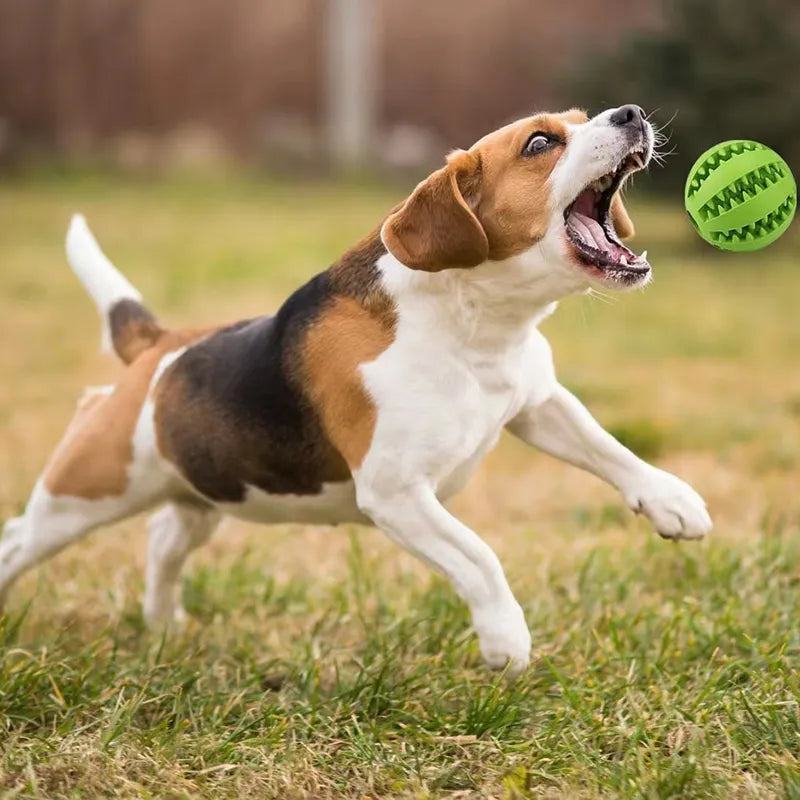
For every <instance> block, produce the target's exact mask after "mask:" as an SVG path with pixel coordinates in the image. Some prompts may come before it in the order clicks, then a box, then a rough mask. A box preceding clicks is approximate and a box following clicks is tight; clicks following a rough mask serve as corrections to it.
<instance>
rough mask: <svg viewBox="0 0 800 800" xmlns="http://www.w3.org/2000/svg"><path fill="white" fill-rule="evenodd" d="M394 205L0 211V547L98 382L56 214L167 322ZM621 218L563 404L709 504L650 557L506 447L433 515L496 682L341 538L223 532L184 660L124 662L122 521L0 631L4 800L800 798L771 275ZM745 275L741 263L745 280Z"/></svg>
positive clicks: (466, 640)
mask: <svg viewBox="0 0 800 800" xmlns="http://www.w3.org/2000/svg"><path fill="white" fill-rule="evenodd" d="M400 195H401V190H399V189H394V188H391V187H381V186H367V187H364V186H357V185H330V184H320V183H299V184H290V183H274V182H260V181H258V180H255V179H248V180H245V179H230V180H226V181H222V180H217V181H191V180H161V181H154V182H146V181H140V180H133V179H130V178H119V177H117V178H110V177H107V176H102V175H90V176H80V175H79V176H75V175H66V176H63V177H54V176H52V175H45V176H39V177H29V178H27V179H17V180H15V181H13V182H11V183H9V184H7V185H6V186H4V187H0V263H2V265H3V267H2V271H0V289H2V292H1V293H0V312H2V317H3V319H4V328H3V330H4V335H5V343H4V347H3V348H2V350H0V369H2V370H3V374H4V376H5V384H4V385H3V386H2V387H0V513H1V514H2V515H3V516H10V515H11V514H13V513H16V512H17V511H18V510H19V509H20V507H21V506H22V505H23V503H24V501H25V497H26V494H27V492H28V491H29V489H30V487H31V485H32V483H33V480H34V479H35V476H36V474H37V473H38V471H39V470H40V469H41V465H42V462H43V461H44V459H45V458H46V456H47V454H48V452H49V450H50V449H51V447H52V445H53V443H54V442H55V441H56V439H57V438H58V435H59V434H60V431H61V430H62V429H63V427H64V424H65V422H66V420H67V419H68V417H69V415H70V413H71V409H72V407H73V405H74V401H75V398H76V397H77V396H78V394H79V393H80V388H81V386H82V385H83V384H85V383H99V382H102V381H103V380H106V379H107V378H108V373H109V369H111V370H112V375H113V374H114V373H113V369H114V368H110V367H108V366H107V365H104V364H100V363H98V360H97V357H96V356H95V354H94V353H95V350H96V340H97V332H98V325H97V320H96V318H95V316H94V312H93V311H92V310H91V306H90V305H89V303H88V301H87V300H86V299H85V297H84V296H83V294H82V293H81V290H80V289H79V288H78V286H77V284H76V282H75V281H74V279H73V278H72V277H71V275H70V273H69V271H68V270H67V268H66V267H65V265H64V263H63V256H62V250H61V248H62V244H61V240H62V236H63V232H64V228H65V225H66V221H67V219H68V214H69V213H70V212H71V211H72V210H73V209H75V208H78V209H82V210H84V211H85V213H86V214H87V216H88V217H89V221H90V223H91V224H92V225H93V226H94V228H95V229H96V231H97V233H98V236H99V237H100V239H101V242H102V243H103V245H104V246H105V247H106V249H107V251H108V252H109V254H110V255H111V256H112V257H113V258H114V259H115V260H116V261H118V262H119V264H120V265H121V266H123V268H124V269H125V271H126V272H127V273H128V274H129V275H130V276H131V277H132V278H133V279H134V282H135V283H137V285H140V286H141V287H142V288H143V289H144V290H145V294H146V295H147V297H148V299H149V300H150V301H151V304H152V305H153V307H154V308H156V309H157V310H158V311H159V312H161V314H162V316H163V317H164V318H165V319H168V320H177V321H187V322H188V321H198V322H200V321H214V320H218V319H230V318H234V317H236V316H244V315H247V314H251V313H256V312H257V311H259V310H269V309H270V308H274V306H275V304H276V303H277V302H278V300H279V299H280V297H281V296H282V295H283V294H284V293H285V292H286V291H288V290H289V289H290V288H291V287H292V286H293V285H296V284H297V283H299V282H300V281H301V280H302V279H304V278H305V277H306V276H308V275H309V274H311V273H312V272H313V271H315V270H317V269H320V268H321V267H323V266H324V265H325V264H326V263H327V262H329V261H330V260H332V259H333V258H334V257H335V256H336V254H337V252H339V251H341V250H342V249H344V248H345V247H346V246H347V245H348V244H349V243H351V242H352V241H354V240H355V239H356V238H358V237H359V236H360V235H361V234H362V233H364V232H365V231H366V230H368V229H369V228H370V227H371V226H372V224H374V222H375V221H376V220H377V219H378V218H379V216H380V214H381V213H382V212H383V211H384V210H385V209H387V208H388V207H390V206H391V205H392V203H393V202H394V201H395V200H396V199H397V198H398V197H399V196H400ZM674 205H675V204H672V205H665V204H655V203H640V204H638V205H635V206H634V208H633V216H634V219H635V220H636V221H637V223H638V225H639V228H640V232H641V240H642V242H641V244H638V246H639V247H645V246H646V247H648V249H649V250H650V253H651V256H652V258H651V260H652V261H653V263H654V264H655V265H656V282H655V285H654V286H653V287H651V288H650V289H648V290H647V291H646V292H644V293H641V294H636V295H631V296H626V297H624V298H620V299H616V300H614V301H613V304H612V305H607V304H605V303H602V302H600V301H598V300H596V299H591V298H579V299H574V300H571V301H569V302H566V303H565V304H564V307H563V308H562V309H561V310H560V312H559V314H558V315H557V316H556V317H555V318H554V319H553V320H552V321H549V322H548V323H547V324H546V329H545V330H546V333H547V334H548V335H549V337H550V338H551V341H552V342H553V345H554V350H555V353H556V360H557V364H558V365H559V369H560V373H561V375H562V378H563V379H564V380H565V382H566V383H567V384H568V385H570V386H571V387H572V388H573V389H575V391H577V392H578V394H579V395H580V396H581V397H582V398H583V399H584V400H585V401H586V402H587V403H588V404H589V406H590V407H591V409H592V410H593V411H594V412H595V413H596V415H597V416H598V417H599V418H600V419H601V420H602V421H603V423H604V424H605V425H606V426H607V427H608V428H609V429H611V430H613V431H614V432H615V433H616V434H617V435H618V436H620V438H622V439H623V440H625V441H626V442H627V443H628V444H630V445H631V446H632V447H634V448H637V449H638V450H639V451H640V452H641V453H642V454H643V455H645V456H647V457H648V458H650V459H653V460H654V461H655V462H656V463H659V464H660V465H662V466H664V467H666V468H669V469H672V470H675V471H677V472H678V473H679V474H681V475H682V476H684V477H686V478H687V479H689V480H691V481H692V482H693V483H694V484H695V485H696V486H697V488H698V489H699V490H700V491H701V492H702V493H703V494H704V495H705V496H706V497H707V498H708V500H709V503H710V507H711V510H712V513H713V515H714V517H715V520H716V523H717V528H716V532H715V534H714V536H713V537H712V539H711V541H709V542H705V543H702V544H699V545H698V544H692V543H683V544H674V543H669V542H663V541H661V540H660V539H658V538H657V537H656V536H655V535H654V534H653V533H652V532H651V531H650V530H649V528H648V527H647V525H646V524H645V522H644V521H642V520H639V519H634V518H633V517H632V515H630V514H629V513H628V512H627V511H626V510H625V509H624V508H623V506H622V503H621V502H620V501H619V499H618V498H617V497H616V496H615V495H614V493H613V492H612V491H610V490H609V489H608V488H607V487H604V486H603V485H601V484H600V483H599V482H598V481H596V480H594V479H593V478H591V477H588V476H585V475H582V474H581V473H578V472H577V471H575V470H572V469H570V468H568V467H565V466H563V465H557V464H555V463H554V462H551V461H549V460H547V459H545V458H544V457H543V456H540V455H536V454H534V453H532V452H531V451H530V450H528V449H526V448H524V447H523V446H522V445H520V444H519V443H517V442H513V441H510V440H504V441H503V442H502V443H501V445H500V447H499V448H498V450H497V451H496V452H495V453H494V454H492V456H491V457H490V459H489V460H488V464H487V466H486V468H485V469H483V470H482V471H481V472H480V473H479V475H478V476H477V477H476V479H475V480H474V481H473V483H472V484H471V485H470V487H469V488H468V489H467V490H466V492H465V493H464V496H463V497H462V498H461V499H460V500H459V501H457V502H456V503H455V504H454V505H453V508H454V511H456V512H457V513H458V515H459V516H460V517H461V518H462V519H464V520H465V521H466V522H467V523H468V524H470V525H472V526H473V527H475V528H476V529H477V530H479V531H480V532H481V533H482V534H484V535H485V536H486V538H487V539H488V540H489V541H490V542H491V544H492V545H493V546H494V547H495V548H496V549H497V550H498V552H499V554H500V556H501V560H502V561H503V562H504V563H505V564H506V566H507V571H508V573H509V577H510V580H511V583H512V585H513V587H514V589H515V591H516V593H517V595H518V597H519V599H520V601H521V603H522V604H523V607H524V608H525V611H526V615H527V618H528V621H529V624H530V626H531V629H532V632H533V637H534V658H533V663H532V665H531V667H530V669H529V670H528V672H526V673H525V675H523V676H522V677H521V678H520V679H518V680H516V681H514V682H510V681H508V680H505V679H504V678H502V676H497V675H494V674H492V673H490V672H488V671H486V670H485V669H484V667H483V666H482V664H481V660H480V655H479V652H478V649H477V644H476V642H475V640H474V637H473V635H472V633H471V631H470V629H469V621H468V618H467V614H466V612H465V610H464V608H463V607H462V605H461V604H460V603H459V602H458V601H457V599H456V598H455V596H454V594H453V592H452V590H451V589H450V588H449V587H448V586H447V585H446V584H444V583H443V582H441V581H440V580H438V579H436V578H432V577H431V576H430V575H429V573H428V572H427V571H426V570H425V569H424V568H422V567H420V566H419V565H418V564H417V563H416V562H414V561H413V560H412V559H411V558H410V557H408V556H405V555H402V554H400V553H399V552H398V551H397V550H396V549H395V548H394V547H393V546H392V545H391V544H390V543H389V542H387V541H386V540H385V539H384V538H383V537H381V536H380V535H379V534H378V533H376V532H374V531H371V530H369V529H359V528H357V527H355V526H354V527H347V526H344V527H343V528H337V529H326V528H316V529H312V528H308V527H304V526H297V525H294V526H279V527H276V528H272V529H262V528H257V527H255V526H246V525H243V524H241V523H231V524H228V525H226V526H225V527H224V528H223V529H222V530H221V531H220V532H219V533H218V535H217V536H216V537H215V538H214V540H213V541H212V543H211V544H210V545H209V546H208V547H207V548H206V549H205V550H203V551H202V552H200V553H198V555H197V557H196V559H195V561H194V563H193V564H192V565H191V566H190V568H189V569H188V570H187V573H186V576H185V579H184V584H185V600H186V605H187V608H188V610H189V612H190V615H191V617H192V620H191V623H190V625H189V627H188V629H187V631H186V632H185V633H184V634H182V635H179V636H177V637H174V638H172V639H170V640H162V639H160V638H158V637H154V636H153V635H151V634H149V633H147V632H146V631H145V629H144V626H143V622H142V618H141V613H140V610H139V597H140V594H141V591H142V574H141V566H142V562H143V551H144V541H143V531H142V527H143V526H142V524H141V520H133V521H130V522H127V523H124V524H122V525H120V526H117V527H116V528H115V529H114V530H113V531H108V532H103V533H100V534H98V535H96V536H95V537H93V538H91V539H90V540H89V541H87V542H84V543H81V544H80V545H78V546H76V547H74V548H72V549H70V550H68V551H66V552H65V553H64V554H62V555H61V556H59V558H57V559H55V560H54V561H53V562H51V563H50V564H48V565H46V566H44V567H42V568H41V569H40V570H38V571H36V572H35V573H33V574H31V575H30V576H28V577H27V578H26V579H25V580H23V581H22V582H21V583H20V584H19V586H18V587H17V589H16V590H15V592H14V594H13V597H12V599H11V602H10V604H9V609H8V610H9V614H8V616H7V617H5V618H4V620H3V622H2V623H0V748H1V749H2V756H1V757H0V797H41V798H73V797H74V798H93V797H130V798H140V797H145V798H147V797H175V798H184V797H187V798H188V797H208V798H229V797H230V798H239V797H266V798H282V799H283V798H286V800H293V799H294V798H314V800H316V799H317V798H320V799H322V800H324V798H365V797H368V798H373V797H375V798H387V797H408V798H440V797H441V798H444V797H452V798H462V800H463V798H508V799H509V800H519V798H528V797H552V798H556V797H557V798H583V797H587V798H595V797H626V798H627V797H644V798H653V799H654V800H661V798H705V797H710V798H716V797H719V798H723V797H724V798H728V797H741V798H759V799H760V798H765V797H779V798H800V673H798V669H797V667H798V664H800V631H799V630H798V625H797V620H798V618H800V496H798V493H797V491H796V481H797V473H796V469H797V466H798V465H800V411H798V409H800V371H798V370H797V368H796V367H797V357H796V354H797V352H798V345H800V326H798V325H797V320H796V311H795V309H796V304H797V298H798V296H800V291H799V290H800V275H798V274H797V272H796V270H797V267H796V252H797V246H798V240H797V236H796V234H794V233H793V234H790V236H791V237H792V238H789V239H788V241H785V242H781V243H780V244H778V245H776V246H775V247H774V248H771V249H770V250H769V251H768V252H766V253H762V254H756V255H755V256H750V257H739V258H737V257H728V258H725V257H720V256H718V255H717V254H714V253H712V252H711V251H710V250H709V249H708V248H703V247H701V246H697V245H696V243H695V242H694V240H693V238H692V237H693V236H694V234H692V232H691V229H690V227H689V225H688V222H687V221H686V220H685V218H684V216H683V215H682V213H681V212H680V211H679V210H676V208H675V207H674ZM742 258H743V259H744V260H742Z"/></svg>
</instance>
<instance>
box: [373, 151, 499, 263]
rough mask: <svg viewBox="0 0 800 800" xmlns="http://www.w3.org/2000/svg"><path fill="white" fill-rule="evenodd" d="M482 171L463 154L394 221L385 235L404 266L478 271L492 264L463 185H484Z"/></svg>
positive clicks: (419, 189) (408, 202)
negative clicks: (481, 180) (484, 264)
mask: <svg viewBox="0 0 800 800" xmlns="http://www.w3.org/2000/svg"><path fill="white" fill-rule="evenodd" d="M479 172H480V160H479V158H478V157H477V156H475V155H472V154H469V153H459V154H458V155H457V157H455V158H453V157H451V158H450V159H449V163H448V165H447V166H446V167H443V168H442V169H440V170H437V171H436V172H434V173H433V175H431V176H430V177H429V178H427V179H426V180H424V181H423V182H422V183H420V184H419V186H417V188H416V189H415V190H414V192H413V193H412V194H411V197H409V198H408V200H406V202H405V204H404V205H403V207H402V209H401V210H400V211H398V212H396V213H394V214H392V215H391V216H390V217H389V219H388V220H387V221H386V225H385V226H384V229H383V235H384V237H385V239H386V244H387V245H388V247H389V249H390V250H391V251H392V253H393V254H394V255H395V257H396V258H398V259H399V260H400V262H401V263H402V264H405V265H406V266H407V267H411V268H412V269H421V270H425V271H427V272H436V271H438V270H442V269H451V268H453V267H475V266H477V265H478V264H480V263H482V262H484V261H485V260H486V258H487V257H488V255H489V242H488V241H487V238H486V233H485V232H484V230H483V228H482V227H481V223H480V222H479V221H478V218H477V217H476V216H475V213H474V212H473V211H472V209H471V208H470V207H469V206H468V205H467V202H466V200H465V199H464V193H463V188H462V186H461V185H460V183H462V182H463V183H464V184H467V183H475V182H477V181H479V178H477V177H476V176H477V175H478V173H479ZM468 196H469V195H468Z"/></svg>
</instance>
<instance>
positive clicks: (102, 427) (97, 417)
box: [43, 331, 206, 500]
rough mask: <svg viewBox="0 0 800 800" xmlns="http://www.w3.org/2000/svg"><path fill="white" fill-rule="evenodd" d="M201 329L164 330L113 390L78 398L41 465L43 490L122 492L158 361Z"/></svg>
mask: <svg viewBox="0 0 800 800" xmlns="http://www.w3.org/2000/svg"><path fill="white" fill-rule="evenodd" d="M205 333H206V332H205V331H181V332H175V333H163V334H162V335H161V336H160V337H159V338H158V340H157V341H156V342H155V344H154V345H153V346H152V347H150V348H149V349H147V350H145V351H144V352H142V353H141V354H140V355H139V357H138V358H137V359H136V360H135V361H134V362H133V363H132V364H131V365H130V366H129V367H128V369H126V370H125V372H124V373H123V375H122V377H121V378H120V380H119V383H118V384H117V385H116V386H115V387H114V390H113V392H111V393H110V394H106V393H104V392H92V391H89V392H88V393H87V394H86V395H84V397H83V398H81V400H80V402H79V403H78V408H77V411H76V413H75V416H74V417H73V418H72V421H71V422H70V424H69V426H68V427H67V431H66V433H65V434H64V438H63V439H62V440H61V442H60V443H59V444H58V446H57V447H56V449H55V452H54V453H53V455H52V456H51V458H50V461H49V463H48V464H47V467H46V468H45V471H44V476H43V480H44V486H45V488H46V489H47V491H48V492H50V493H51V494H53V495H67V496H70V497H81V498H84V499H86V500H98V499H100V498H102V497H118V496H119V495H121V494H123V493H124V492H125V490H126V488H127V485H128V465H129V464H130V463H131V460H132V458H133V441H132V440H133V433H134V430H135V428H136V421H137V420H138V418H139V413H140V412H141V409H142V405H143V404H144V401H145V399H146V397H147V391H148V389H149V386H150V382H151V380H152V378H153V374H154V373H155V370H156V367H157V366H158V363H159V361H160V360H161V358H162V357H163V356H164V355H165V354H166V353H168V352H170V351H171V350H177V349H178V348H180V347H183V346H184V345H186V344H188V343H190V342H192V341H195V340H197V339H199V338H201V337H202V336H204V335H205Z"/></svg>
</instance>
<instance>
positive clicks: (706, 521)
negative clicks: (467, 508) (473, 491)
mask: <svg viewBox="0 0 800 800" xmlns="http://www.w3.org/2000/svg"><path fill="white" fill-rule="evenodd" d="M507 427H508V429H509V430H510V431H511V432H512V433H513V434H515V435H516V436H518V437H519V438H520V439H523V440H524V441H526V442H528V443H529V444H532V445H534V446H536V447H538V448H540V449H541V450H544V451H545V452H546V453H549V454H550V455H553V456H555V457H556V458H560V459H562V460H563V461H567V462H569V463H570V464H574V465H575V466H577V467H580V468H582V469H585V470H587V471H589V472H592V473H594V474H595V475H597V476H598V477H600V478H602V479H603V480H605V481H607V482H608V483H610V484H612V485H613V486H616V487H617V489H619V491H620V492H621V493H622V496H623V498H624V499H625V502H626V503H627V504H628V506H629V507H630V508H631V509H632V510H633V511H635V512H637V513H639V512H641V513H643V514H646V515H647V516H648V517H649V518H650V520H651V521H652V523H653V525H654V526H655V528H656V530H657V531H658V533H659V534H660V535H661V536H663V537H665V538H668V539H700V538H702V537H703V536H704V535H705V534H706V533H708V531H710V530H711V518H710V517H709V515H708V511H707V510H706V505H705V503H704V502H703V498H702V497H700V495H699V494H697V492H695V490H694V489H692V487H691V486H689V485H688V484H687V483H685V482H684V481H682V480H681V479H680V478H677V477H675V476H674V475H672V474H670V473H669V472H665V471H664V470H661V469H658V468H657V467H654V466H652V465H650V464H648V463H647V462H645V461H643V460H642V459H641V458H638V457H637V456H636V455H634V454H633V453H632V452H631V451H630V450H628V448H627V447H624V446H623V445H622V444H620V443H619V442H618V441H617V440H616V439H615V438H614V437H613V436H612V435H611V434H610V433H608V432H607V431H605V430H603V428H602V427H601V426H600V424H599V423H598V422H597V421H596V420H595V419H594V417H592V415H591V414H590V413H589V412H588V411H587V410H586V408H585V407H584V406H583V404H582V403H581V402H580V401H579V400H578V399H577V398H576V397H575V396H574V395H573V394H571V393H570V392H569V391H567V390H566V389H565V388H564V387H563V386H556V388H555V390H554V392H553V393H552V395H550V397H549V398H548V399H547V400H545V401H544V402H542V403H538V404H535V405H534V404H531V405H530V406H527V407H526V408H524V409H523V410H522V412H521V413H520V414H519V415H517V417H515V418H514V419H513V420H512V421H511V422H510V423H509V424H508V426H507Z"/></svg>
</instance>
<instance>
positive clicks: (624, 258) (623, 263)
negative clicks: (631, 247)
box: [619, 256, 628, 267]
mask: <svg viewBox="0 0 800 800" xmlns="http://www.w3.org/2000/svg"><path fill="white" fill-rule="evenodd" d="M619 263H620V266H622V267H627V266H628V258H627V256H622V257H621V258H620V260H619Z"/></svg>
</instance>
